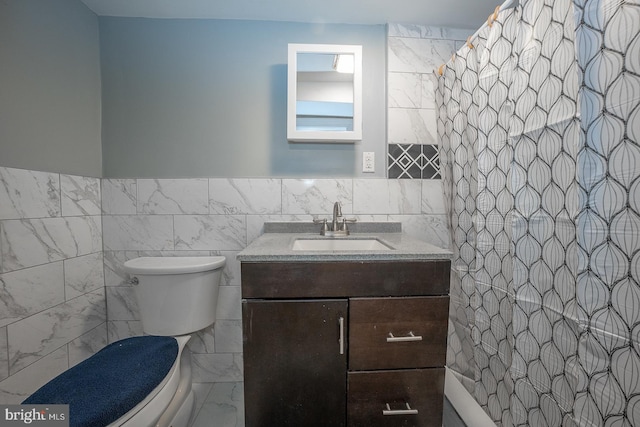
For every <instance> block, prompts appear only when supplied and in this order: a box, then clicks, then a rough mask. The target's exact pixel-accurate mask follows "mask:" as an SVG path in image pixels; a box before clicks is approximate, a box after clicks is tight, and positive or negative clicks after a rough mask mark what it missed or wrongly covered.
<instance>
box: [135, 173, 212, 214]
mask: <svg viewBox="0 0 640 427" xmlns="http://www.w3.org/2000/svg"><path fill="white" fill-rule="evenodd" d="M208 188H209V184H208V181H207V179H204V178H193V179H138V213H145V214H207V213H209V190H208Z"/></svg>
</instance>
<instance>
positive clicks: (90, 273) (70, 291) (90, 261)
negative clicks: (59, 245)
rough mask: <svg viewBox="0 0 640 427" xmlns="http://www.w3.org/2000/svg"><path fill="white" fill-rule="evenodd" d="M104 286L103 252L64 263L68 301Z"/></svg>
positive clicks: (70, 259) (71, 259)
mask: <svg viewBox="0 0 640 427" xmlns="http://www.w3.org/2000/svg"><path fill="white" fill-rule="evenodd" d="M103 286H104V263H103V259H102V252H96V253H93V254H89V255H83V256H81V257H77V258H69V259H67V260H65V261H64V287H65V297H66V299H67V300H70V299H73V298H75V297H77V296H80V295H82V294H86V293H87V292H91V291H94V290H96V289H99V288H101V287H103Z"/></svg>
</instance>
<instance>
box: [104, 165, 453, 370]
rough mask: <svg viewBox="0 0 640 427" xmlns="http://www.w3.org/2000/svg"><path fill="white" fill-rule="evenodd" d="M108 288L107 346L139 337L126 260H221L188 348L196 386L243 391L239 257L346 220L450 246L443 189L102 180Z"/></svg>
mask: <svg viewBox="0 0 640 427" xmlns="http://www.w3.org/2000/svg"><path fill="white" fill-rule="evenodd" d="M102 198H103V203H102V207H103V213H104V215H103V217H102V221H103V229H104V262H105V285H106V298H107V312H108V313H107V317H108V331H109V332H108V334H109V341H110V342H112V341H115V340H118V339H121V338H125V337H128V336H132V335H139V334H141V333H142V328H141V325H140V322H139V316H138V308H137V306H136V303H135V298H134V295H133V290H132V288H131V286H130V285H129V284H128V283H127V280H128V279H129V278H128V277H127V275H126V273H124V271H123V270H122V264H123V263H124V261H126V260H127V259H131V258H134V257H137V256H143V255H155V256H167V255H184V256H186V255H209V254H211V255H224V256H225V257H226V258H227V265H226V267H225V271H224V277H223V283H222V286H221V288H220V299H219V303H218V308H217V320H216V323H215V324H214V326H213V327H212V328H210V329H209V330H206V331H204V332H201V333H199V334H198V336H197V337H196V338H195V339H194V340H193V341H192V342H191V343H190V348H191V350H192V352H193V362H194V379H195V381H196V382H238V381H242V324H241V310H240V265H239V262H238V261H237V260H236V254H237V253H238V252H239V251H241V250H242V249H243V248H245V247H246V246H247V244H249V243H250V242H251V241H253V240H254V239H255V238H256V237H258V236H259V235H260V234H262V232H263V224H264V222H266V221H311V220H312V219H313V218H325V217H329V216H330V214H331V212H332V208H333V203H334V202H335V201H340V202H341V203H342V206H343V209H342V211H343V214H344V215H345V216H349V217H355V218H358V219H359V220H366V221H399V222H402V224H403V230H404V231H405V232H407V233H410V234H412V235H414V236H417V237H419V238H422V239H424V240H426V241H429V242H431V243H433V244H435V245H437V246H440V247H448V246H449V237H448V232H447V229H446V218H445V216H444V207H443V205H442V189H441V182H440V180H387V179H351V178H345V179H341V178H336V179H315V180H314V179H225V178H212V179H199V178H194V179H103V180H102Z"/></svg>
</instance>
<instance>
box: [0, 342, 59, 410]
mask: <svg viewBox="0 0 640 427" xmlns="http://www.w3.org/2000/svg"><path fill="white" fill-rule="evenodd" d="M68 367H69V356H68V354H67V346H66V345H65V346H62V347H60V348H59V349H57V350H55V351H53V352H51V353H49V354H48V355H47V356H45V357H43V358H42V359H40V360H38V361H37V362H35V363H34V364H32V365H30V366H28V367H26V368H25V369H23V370H21V371H20V372H17V373H16V374H15V375H12V376H10V377H9V378H7V379H6V380H4V381H2V382H0V402H2V403H4V404H10V405H15V404H19V403H20V402H22V401H23V400H24V399H26V398H27V397H29V396H30V395H31V394H32V393H33V392H35V391H36V390H37V389H39V388H40V387H42V386H43V385H45V384H46V383H48V382H49V381H51V380H52V379H53V378H55V377H56V376H58V375H60V374H61V373H62V372H64V371H66V370H67V368H68Z"/></svg>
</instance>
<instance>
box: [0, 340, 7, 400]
mask: <svg viewBox="0 0 640 427" xmlns="http://www.w3.org/2000/svg"><path fill="white" fill-rule="evenodd" d="M8 376H9V349H8V348H7V328H0V381H2V380H4V379H5V378H7V377H8ZM1 401H2V400H0V402H1Z"/></svg>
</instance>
